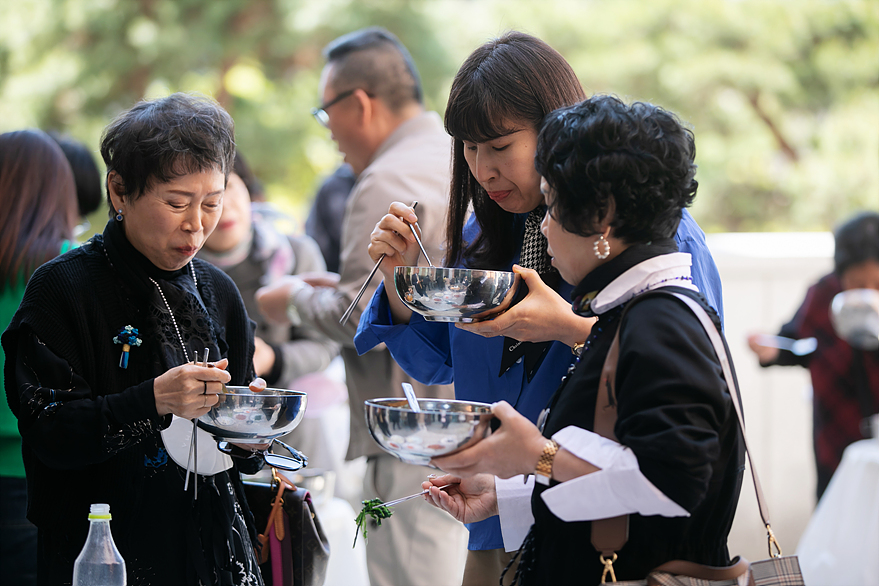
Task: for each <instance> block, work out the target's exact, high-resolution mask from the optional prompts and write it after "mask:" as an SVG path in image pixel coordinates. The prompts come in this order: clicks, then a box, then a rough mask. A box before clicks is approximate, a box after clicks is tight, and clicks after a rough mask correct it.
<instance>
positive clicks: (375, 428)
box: [363, 398, 494, 466]
mask: <svg viewBox="0 0 879 586" xmlns="http://www.w3.org/2000/svg"><path fill="white" fill-rule="evenodd" d="M418 407H419V408H420V409H421V411H420V412H416V411H413V410H411V409H410V408H409V404H408V403H407V402H406V399H400V398H389V399H372V400H370V401H364V405H363V409H364V412H365V415H366V426H367V427H368V428H369V433H371V434H372V437H373V439H374V440H375V441H376V442H377V443H378V445H379V446H381V447H382V449H383V450H385V451H386V452H389V453H391V454H393V455H395V456H397V457H398V458H400V460H402V461H403V462H406V463H407V464H419V465H422V466H426V465H427V464H428V462H430V459H431V458H433V457H435V456H443V455H447V454H452V453H454V452H457V451H458V450H463V449H464V448H469V447H470V446H472V445H473V444H475V443H477V442H478V441H480V440H481V439H482V438H484V437H485V436H486V435H487V433H488V430H489V426H490V424H491V420H492V419H493V418H494V414H492V412H491V405H489V404H488V403H477V402H473V401H443V400H441V399H418Z"/></svg>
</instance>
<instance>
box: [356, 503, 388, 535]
mask: <svg viewBox="0 0 879 586" xmlns="http://www.w3.org/2000/svg"><path fill="white" fill-rule="evenodd" d="M362 502H363V508H362V509H361V510H360V514H359V515H357V518H356V519H354V521H355V522H356V523H357V532H356V533H354V545H352V546H351V547H354V546H356V545H357V536H358V535H359V534H360V532H361V531H362V532H363V539H366V516H367V515H369V516H370V517H372V519H373V521H375V524H376V525H379V526H381V524H382V519H387V518H388V517H390V516H391V509H389V508H388V507H386V506H384V505H383V504H382V501H381V499H377V498H375V499H370V500H368V501H362Z"/></svg>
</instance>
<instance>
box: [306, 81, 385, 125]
mask: <svg viewBox="0 0 879 586" xmlns="http://www.w3.org/2000/svg"><path fill="white" fill-rule="evenodd" d="M359 89H361V88H354V89H351V90H348V91H345V92H342V93H341V94H339V95H338V96H336V97H335V98H333V99H332V100H330V101H329V102H327V103H326V104H321V105H320V106H318V107H317V108H312V109H311V115H312V116H314V119H315V120H317V122H318V124H320V125H321V126H323V127H324V128H329V127H330V115H329V114H327V109H328V108H329V107H330V106H332V105H334V104H338V103H339V102H341V101H342V100H344V99H345V98H347V97H349V96H353V95H354V92H356V91H357V90H359ZM364 93H365V94H366V95H367V97H370V98H374V97H375V96H374V95H373V94H371V93H369V92H367V91H365V90H364Z"/></svg>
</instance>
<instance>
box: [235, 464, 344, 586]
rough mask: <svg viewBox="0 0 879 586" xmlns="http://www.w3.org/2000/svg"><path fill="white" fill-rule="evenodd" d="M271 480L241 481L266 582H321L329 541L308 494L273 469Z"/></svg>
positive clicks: (317, 585)
mask: <svg viewBox="0 0 879 586" xmlns="http://www.w3.org/2000/svg"><path fill="white" fill-rule="evenodd" d="M272 478H273V482H272V484H264V483H259V482H244V494H245V497H246V498H247V502H248V504H249V505H250V510H251V512H252V513H253V517H254V521H255V522H256V527H257V529H259V528H263V527H265V531H263V532H262V533H261V534H260V535H259V538H258V539H259V542H260V544H259V545H258V546H257V556H258V557H259V560H260V565H259V569H260V571H261V572H262V576H263V581H264V582H265V584H266V586H294V584H295V586H322V585H323V583H324V580H326V576H327V564H328V563H329V559H330V544H329V541H328V540H327V537H326V535H325V534H324V531H323V528H322V527H321V525H320V520H319V519H318V518H317V513H316V512H315V510H314V504H313V503H312V502H311V495H310V494H309V493H308V491H307V490H305V489H304V488H298V487H296V486H295V485H294V484H293V483H291V482H290V481H289V480H287V479H286V478H284V477H283V476H282V475H281V474H279V473H278V472H277V471H276V470H274V469H273V470H272Z"/></svg>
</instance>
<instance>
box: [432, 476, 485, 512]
mask: <svg viewBox="0 0 879 586" xmlns="http://www.w3.org/2000/svg"><path fill="white" fill-rule="evenodd" d="M447 484H451V485H452V486H449V487H448V488H445V489H443V490H440V489H439V488H438V487H440V486H445V485H447ZM421 488H422V489H423V490H430V492H429V493H428V494H426V495H424V500H426V501H427V502H429V503H430V504H432V505H433V506H435V507H437V508H439V509H442V510H444V511H445V512H447V513H448V514H450V515H451V516H452V517H454V518H455V519H457V520H458V521H460V522H461V523H476V522H477V521H482V520H484V519H488V518H489V517H493V516H494V515H497V514H498V513H497V492H495V488H494V476H493V475H491V474H477V475H476V476H471V477H470V478H464V479H461V478H458V477H457V476H453V475H451V474H446V475H445V476H439V477H432V478H430V479H428V480H425V481H424V482H422V483H421Z"/></svg>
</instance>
